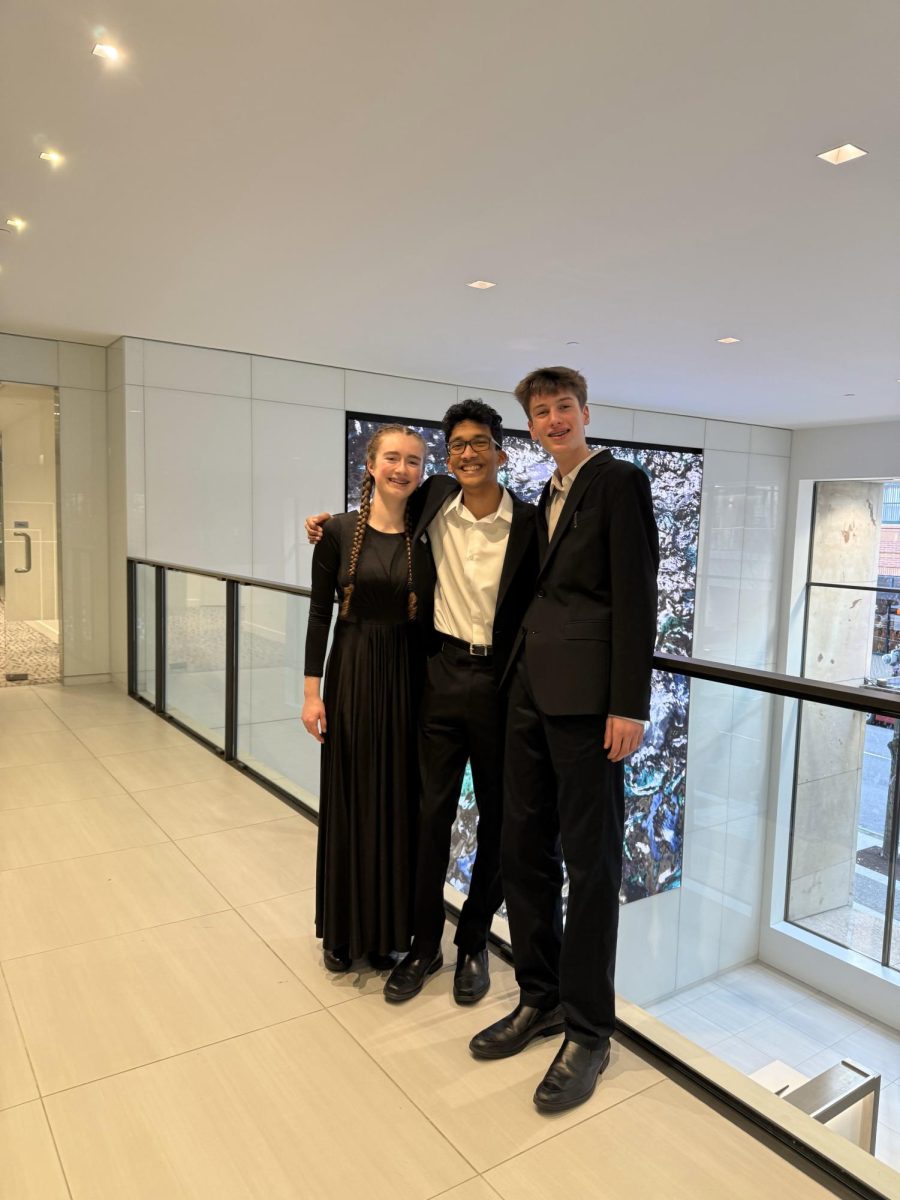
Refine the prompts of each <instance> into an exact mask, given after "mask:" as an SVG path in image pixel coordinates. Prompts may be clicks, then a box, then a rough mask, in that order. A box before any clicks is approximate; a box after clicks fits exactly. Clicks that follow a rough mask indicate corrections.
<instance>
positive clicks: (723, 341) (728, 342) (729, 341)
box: [716, 338, 741, 346]
mask: <svg viewBox="0 0 900 1200" xmlns="http://www.w3.org/2000/svg"><path fill="white" fill-rule="evenodd" d="M740 340H741V339H740V338H716V341H717V342H718V343H719V345H720V346H733V345H734V343H735V342H739V341H740Z"/></svg>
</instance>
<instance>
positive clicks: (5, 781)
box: [0, 758, 125, 810]
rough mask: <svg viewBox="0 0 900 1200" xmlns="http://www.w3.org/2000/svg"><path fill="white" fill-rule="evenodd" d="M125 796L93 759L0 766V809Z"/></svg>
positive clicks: (108, 774) (119, 785) (114, 781)
mask: <svg viewBox="0 0 900 1200" xmlns="http://www.w3.org/2000/svg"><path fill="white" fill-rule="evenodd" d="M124 794H125V789H124V788H123V787H122V785H121V784H120V783H118V782H117V781H116V780H115V779H113V777H112V775H110V773H109V771H107V770H106V768H105V767H101V765H100V764H99V763H98V762H95V761H93V760H92V759H87V758H85V759H77V760H76V761H75V762H71V763H69V762H54V763H39V764H36V765H34V766H31V767H0V810H4V809H10V808H29V807H30V806H31V805H35V804H62V803H63V802H65V801H68V800H92V799H93V798H94V797H96V796H122V795H124Z"/></svg>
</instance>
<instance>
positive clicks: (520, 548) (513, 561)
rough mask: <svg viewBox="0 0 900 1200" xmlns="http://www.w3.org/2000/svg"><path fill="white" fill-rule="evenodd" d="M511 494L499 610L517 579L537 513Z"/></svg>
mask: <svg viewBox="0 0 900 1200" xmlns="http://www.w3.org/2000/svg"><path fill="white" fill-rule="evenodd" d="M509 495H510V499H511V500H512V502H513V515H512V522H511V524H510V527H509V539H508V541H507V543H506V553H505V554H504V556H503V567H502V570H501V572H500V586H499V588H498V589H497V611H498V612H499V611H500V606H501V604H502V603H503V600H504V597H505V596H506V593H507V591H508V590H509V585H510V584H511V583H512V581H513V579H515V576H516V571H517V570H518V569H519V563H520V562H521V561H522V555H523V554H524V553H525V551H526V549H527V548H528V543H529V541H530V539H531V537H532V536H533V533H534V529H533V526H532V521H533V520H534V519H535V514H534V510H533V509H532V507H531V505H530V504H523V503H522V501H521V500H518V499H517V498H516V497H515V496H514V495H513V494H512V492H510V493H509Z"/></svg>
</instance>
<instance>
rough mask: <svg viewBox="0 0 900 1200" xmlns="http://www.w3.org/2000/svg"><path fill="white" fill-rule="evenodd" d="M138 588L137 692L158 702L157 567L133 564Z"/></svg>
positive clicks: (135, 583) (136, 628)
mask: <svg viewBox="0 0 900 1200" xmlns="http://www.w3.org/2000/svg"><path fill="white" fill-rule="evenodd" d="M134 587H135V592H136V596H135V602H136V612H135V623H134V631H135V645H134V654H135V676H134V686H135V690H136V692H137V694H138V695H139V696H140V697H141V698H142V699H144V700H149V701H150V703H151V704H153V703H155V702H156V569H155V568H154V567H151V566H148V564H147V563H135V565H134Z"/></svg>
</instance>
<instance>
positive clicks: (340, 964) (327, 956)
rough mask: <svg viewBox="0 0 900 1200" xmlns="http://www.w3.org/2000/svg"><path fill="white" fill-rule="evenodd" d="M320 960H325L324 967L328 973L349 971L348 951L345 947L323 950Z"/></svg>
mask: <svg viewBox="0 0 900 1200" xmlns="http://www.w3.org/2000/svg"><path fill="white" fill-rule="evenodd" d="M322 958H323V959H324V960H325V966H326V968H327V969H328V970H329V971H336V972H341V971H349V970H350V963H351V961H352V960H351V958H350V951H349V950H348V948H347V947H346V946H335V948H334V949H333V950H323V951H322Z"/></svg>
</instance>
